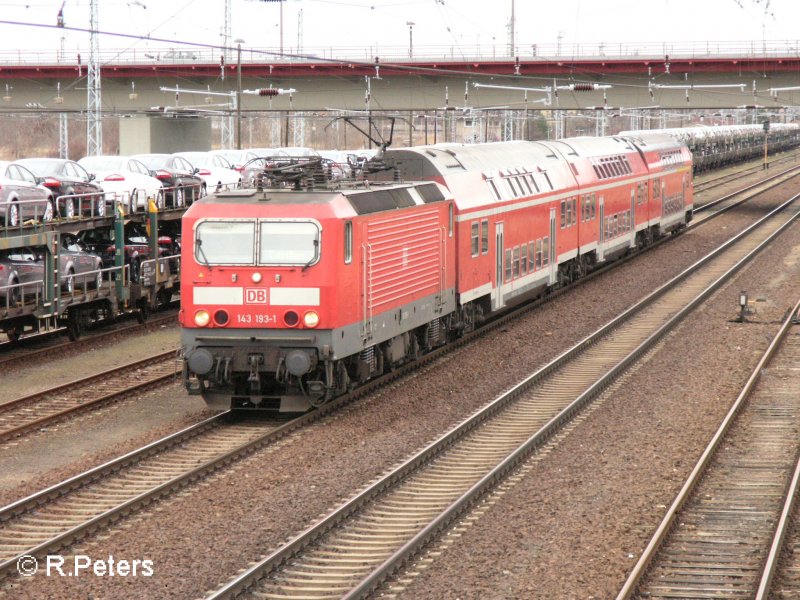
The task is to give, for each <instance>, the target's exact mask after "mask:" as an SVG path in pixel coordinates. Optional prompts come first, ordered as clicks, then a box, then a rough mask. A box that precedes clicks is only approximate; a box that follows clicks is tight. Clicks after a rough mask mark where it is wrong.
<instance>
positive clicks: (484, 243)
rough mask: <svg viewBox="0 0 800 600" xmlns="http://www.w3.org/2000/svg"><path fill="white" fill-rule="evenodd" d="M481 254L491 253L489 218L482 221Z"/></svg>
mask: <svg viewBox="0 0 800 600" xmlns="http://www.w3.org/2000/svg"><path fill="white" fill-rule="evenodd" d="M481 254H489V219H484V220H483V221H481Z"/></svg>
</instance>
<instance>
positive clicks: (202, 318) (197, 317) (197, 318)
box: [194, 309, 211, 327]
mask: <svg viewBox="0 0 800 600" xmlns="http://www.w3.org/2000/svg"><path fill="white" fill-rule="evenodd" d="M210 320H211V315H209V314H208V311H207V310H202V309H201V310H198V311H197V312H196V313H194V324H195V325H197V326H198V327H205V326H206V325H208V322H209V321H210Z"/></svg>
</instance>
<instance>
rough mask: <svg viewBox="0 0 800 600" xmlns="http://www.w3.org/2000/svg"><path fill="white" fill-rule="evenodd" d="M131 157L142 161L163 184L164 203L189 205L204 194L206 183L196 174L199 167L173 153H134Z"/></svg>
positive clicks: (175, 206)
mask: <svg viewBox="0 0 800 600" xmlns="http://www.w3.org/2000/svg"><path fill="white" fill-rule="evenodd" d="M131 158H135V159H136V160H138V161H140V162H142V163H144V165H145V166H146V167H147V168H148V169H150V173H151V174H152V176H153V177H155V178H156V179H158V180H159V181H161V184H162V185H163V186H164V197H165V199H166V205H167V206H168V207H172V208H180V207H182V206H189V205H190V204H191V203H192V202H194V201H195V200H198V199H200V198H202V197H203V196H205V195H206V184H205V182H204V181H203V178H202V177H200V176H199V175H197V173H198V172H199V169H197V168H195V167H194V166H192V164H191V163H190V162H189V161H188V160H186V159H185V158H183V157H182V156H176V155H175V154H136V155H134V156H132V157H131Z"/></svg>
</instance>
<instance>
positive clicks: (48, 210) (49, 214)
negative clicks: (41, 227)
mask: <svg viewBox="0 0 800 600" xmlns="http://www.w3.org/2000/svg"><path fill="white" fill-rule="evenodd" d="M54 213H55V211H54V210H53V199H52V198H49V199H48V200H47V206H45V207H44V214H43V215H42V223H49V222H50V221H52V220H53V214H54Z"/></svg>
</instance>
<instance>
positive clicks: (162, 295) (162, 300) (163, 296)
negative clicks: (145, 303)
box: [156, 288, 172, 308]
mask: <svg viewBox="0 0 800 600" xmlns="http://www.w3.org/2000/svg"><path fill="white" fill-rule="evenodd" d="M156 300H157V301H158V307H159V308H164V307H165V306H169V303H170V302H171V301H172V292H171V291H170V290H168V289H166V288H161V289H160V290H158V292H157V294H156Z"/></svg>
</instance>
